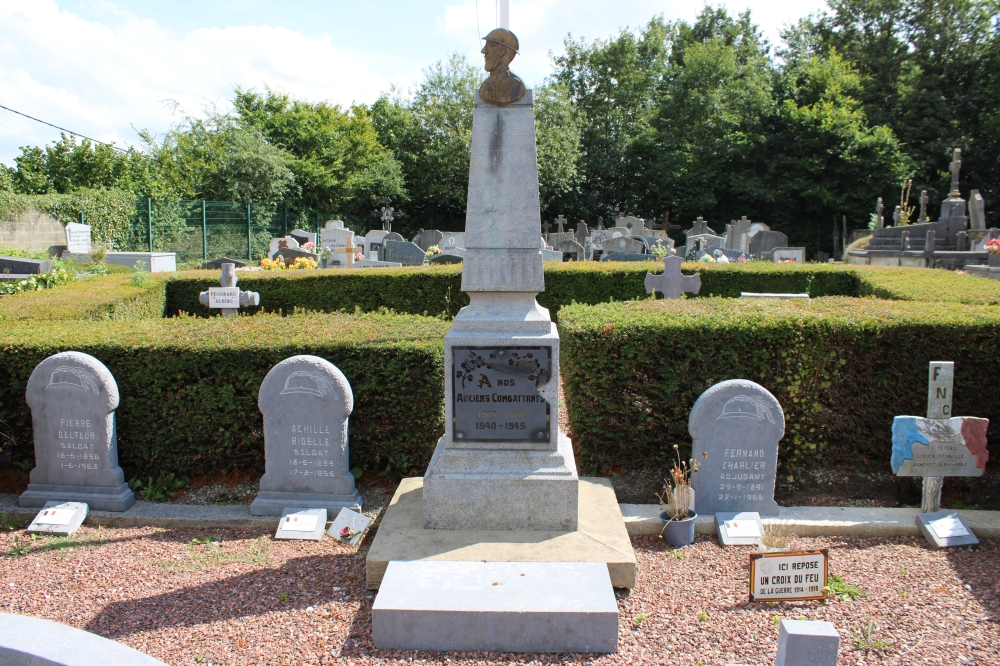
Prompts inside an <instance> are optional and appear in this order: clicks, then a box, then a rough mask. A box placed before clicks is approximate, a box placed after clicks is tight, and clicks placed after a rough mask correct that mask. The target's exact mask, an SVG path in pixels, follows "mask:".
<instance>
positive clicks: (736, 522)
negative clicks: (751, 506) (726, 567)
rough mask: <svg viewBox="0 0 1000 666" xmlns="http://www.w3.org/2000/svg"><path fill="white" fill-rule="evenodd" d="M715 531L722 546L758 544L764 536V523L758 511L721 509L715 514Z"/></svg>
mask: <svg viewBox="0 0 1000 666" xmlns="http://www.w3.org/2000/svg"><path fill="white" fill-rule="evenodd" d="M697 501H698V498H697V497H695V502H696V503H697ZM715 533H716V534H717V535H718V537H719V545H721V546H756V545H757V544H758V543H760V538H761V537H762V536H764V523H763V522H762V521H761V519H760V514H759V513H757V512H756V511H743V512H742V513H733V512H731V511H720V512H718V513H716V514H715Z"/></svg>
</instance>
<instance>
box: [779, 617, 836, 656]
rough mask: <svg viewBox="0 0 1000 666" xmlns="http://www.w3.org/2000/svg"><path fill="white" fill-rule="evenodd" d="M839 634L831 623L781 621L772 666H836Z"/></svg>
mask: <svg viewBox="0 0 1000 666" xmlns="http://www.w3.org/2000/svg"><path fill="white" fill-rule="evenodd" d="M839 649H840V634H838V633H837V628H836V627H834V626H833V623H832V622H819V621H817V620H782V621H781V625H780V627H779V628H778V654H777V656H776V657H775V659H774V666H805V665H806V664H808V665H809V666H837V651H838V650H839Z"/></svg>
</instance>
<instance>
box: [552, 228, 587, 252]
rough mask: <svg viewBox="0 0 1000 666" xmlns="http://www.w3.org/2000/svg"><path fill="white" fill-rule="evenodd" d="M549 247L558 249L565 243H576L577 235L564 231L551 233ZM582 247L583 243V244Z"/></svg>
mask: <svg viewBox="0 0 1000 666" xmlns="http://www.w3.org/2000/svg"><path fill="white" fill-rule="evenodd" d="M548 241H549V247H553V248H558V247H559V246H560V245H562V244H563V243H567V242H573V243H575V242H576V234H574V233H573V232H572V231H564V232H563V233H559V234H557V233H551V234H549V237H548ZM581 245H582V243H581Z"/></svg>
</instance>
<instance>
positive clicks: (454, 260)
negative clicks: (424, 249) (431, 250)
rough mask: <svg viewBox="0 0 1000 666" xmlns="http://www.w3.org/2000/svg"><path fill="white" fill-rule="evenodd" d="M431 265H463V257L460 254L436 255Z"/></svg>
mask: <svg viewBox="0 0 1000 666" xmlns="http://www.w3.org/2000/svg"><path fill="white" fill-rule="evenodd" d="M428 263H431V264H460V263H462V256H461V255H458V254H435V255H434V256H433V257H431V258H430V260H429V262H428Z"/></svg>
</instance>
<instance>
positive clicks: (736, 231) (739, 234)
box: [726, 215, 753, 252]
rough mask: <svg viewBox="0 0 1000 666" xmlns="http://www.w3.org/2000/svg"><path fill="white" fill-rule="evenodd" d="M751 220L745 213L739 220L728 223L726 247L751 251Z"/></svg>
mask: <svg viewBox="0 0 1000 666" xmlns="http://www.w3.org/2000/svg"><path fill="white" fill-rule="evenodd" d="M752 225H753V222H752V221H751V220H748V219H747V216H746V215H744V216H743V217H741V218H740V219H738V220H733V221H732V222H730V223H729V224H727V225H726V249H728V250H739V251H740V252H749V251H750V227H751V226H752Z"/></svg>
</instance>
